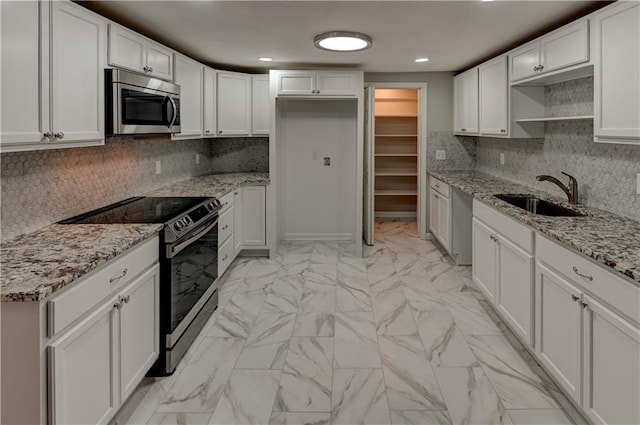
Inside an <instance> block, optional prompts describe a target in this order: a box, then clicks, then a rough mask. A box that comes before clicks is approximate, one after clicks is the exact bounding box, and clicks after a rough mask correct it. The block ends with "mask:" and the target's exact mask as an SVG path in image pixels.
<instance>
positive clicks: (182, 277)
mask: <svg viewBox="0 0 640 425" xmlns="http://www.w3.org/2000/svg"><path fill="white" fill-rule="evenodd" d="M220 208H221V206H220V201H218V199H216V198H193V197H135V198H129V199H126V200H124V201H121V202H118V203H115V204H112V205H108V206H106V207H104V208H100V209H98V210H95V211H91V212H88V213H85V214H82V215H79V216H76V217H72V218H69V219H67V220H63V221H61V222H60V224H113V223H163V224H164V228H163V230H162V232H161V233H160V341H158V344H159V347H160V358H159V359H158V361H157V362H156V363H155V364H154V366H153V367H152V369H151V371H150V372H149V374H150V375H151V376H166V375H170V374H172V373H173V372H174V371H175V368H176V366H177V364H178V363H179V361H180V359H181V358H182V357H183V356H184V354H185V352H186V351H187V349H188V348H189V347H190V346H191V344H192V342H193V340H194V339H195V338H196V336H197V335H198V333H199V332H200V330H201V329H202V327H203V326H204V324H205V323H206V322H207V320H208V319H209V317H210V316H211V314H212V313H213V312H214V311H215V309H216V308H217V307H218V288H217V285H216V284H215V281H216V279H217V277H218V211H219V210H220Z"/></svg>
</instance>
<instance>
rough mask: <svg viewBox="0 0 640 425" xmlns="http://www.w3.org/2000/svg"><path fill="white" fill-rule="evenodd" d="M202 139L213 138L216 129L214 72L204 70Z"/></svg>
mask: <svg viewBox="0 0 640 425" xmlns="http://www.w3.org/2000/svg"><path fill="white" fill-rule="evenodd" d="M203 113H204V118H203V120H204V137H213V136H215V135H216V134H217V129H216V118H217V117H216V71H215V70H214V69H211V68H206V67H205V68H204V107H203Z"/></svg>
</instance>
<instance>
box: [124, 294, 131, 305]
mask: <svg viewBox="0 0 640 425" xmlns="http://www.w3.org/2000/svg"><path fill="white" fill-rule="evenodd" d="M130 299H131V295H126V296H124V297H122V302H123V303H125V304H127V303H128V302H129V300H130Z"/></svg>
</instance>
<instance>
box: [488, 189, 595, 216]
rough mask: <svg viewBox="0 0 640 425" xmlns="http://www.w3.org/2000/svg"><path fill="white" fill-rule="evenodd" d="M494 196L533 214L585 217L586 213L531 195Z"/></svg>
mask: <svg viewBox="0 0 640 425" xmlns="http://www.w3.org/2000/svg"><path fill="white" fill-rule="evenodd" d="M494 196H495V197H496V198H498V199H501V200H503V201H505V202H506V203H508V204H511V205H513V206H516V207H518V208H522V209H523V210H525V211H529V212H530V213H533V214H538V215H546V216H551V217H585V216H586V214H584V213H582V212H580V211H576V210H573V209H570V208H566V207H563V206H562V205H557V204H554V203H552V202H549V201H545V200H544V199H540V198H538V197H537V196H533V195H506V194H501V195H494Z"/></svg>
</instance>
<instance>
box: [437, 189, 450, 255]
mask: <svg viewBox="0 0 640 425" xmlns="http://www.w3.org/2000/svg"><path fill="white" fill-rule="evenodd" d="M450 217H451V208H450V201H449V198H445V197H444V196H442V195H438V237H439V239H440V243H442V246H443V247H444V248H445V249H446V250H447V251H449V250H450V248H451V229H450V226H449V224H450V220H449V218H450Z"/></svg>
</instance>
